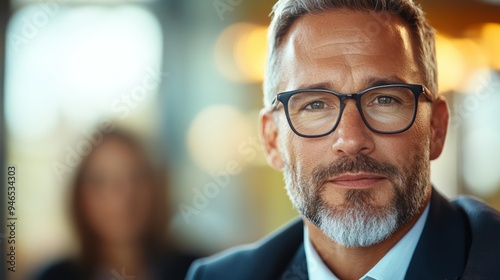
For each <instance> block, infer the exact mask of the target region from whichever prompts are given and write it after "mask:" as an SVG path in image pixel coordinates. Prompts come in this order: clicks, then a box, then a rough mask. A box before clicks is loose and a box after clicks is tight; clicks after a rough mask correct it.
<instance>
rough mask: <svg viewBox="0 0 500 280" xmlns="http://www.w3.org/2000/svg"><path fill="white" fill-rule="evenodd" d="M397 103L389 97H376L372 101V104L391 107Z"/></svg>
mask: <svg viewBox="0 0 500 280" xmlns="http://www.w3.org/2000/svg"><path fill="white" fill-rule="evenodd" d="M397 102H398V101H397V100H396V99H395V98H393V97H390V96H378V97H377V98H375V100H374V102H373V103H374V104H379V105H392V104H394V103H397Z"/></svg>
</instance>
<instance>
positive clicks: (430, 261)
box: [188, 0, 500, 280]
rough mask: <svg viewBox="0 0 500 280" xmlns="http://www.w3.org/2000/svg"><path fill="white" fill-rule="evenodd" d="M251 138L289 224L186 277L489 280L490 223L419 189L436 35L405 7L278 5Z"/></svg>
mask: <svg viewBox="0 0 500 280" xmlns="http://www.w3.org/2000/svg"><path fill="white" fill-rule="evenodd" d="M269 32H270V34H269V39H270V52H269V56H268V64H267V73H266V79H265V83H264V95H265V96H264V103H265V108H264V109H263V110H262V113H261V117H260V121H261V133H262V139H263V142H264V146H265V148H266V149H265V150H266V155H267V159H268V162H269V164H270V165H271V166H272V167H274V168H275V169H277V170H280V171H282V172H283V175H284V178H285V183H286V189H287V192H288V195H289V197H290V199H291V201H292V203H293V205H294V206H295V207H296V208H297V210H298V211H299V213H300V215H301V218H302V219H301V220H297V221H294V222H293V223H292V224H291V225H289V226H287V227H286V228H284V229H282V230H281V231H279V232H278V233H276V234H274V235H273V236H271V237H269V238H267V239H265V240H263V241H261V242H259V243H257V244H254V245H250V246H246V247H243V248H238V249H234V250H232V251H229V252H226V253H222V254H220V255H218V256H215V257H212V258H209V259H205V260H201V261H198V262H196V263H195V264H194V265H193V267H192V268H191V270H190V273H189V275H188V279H278V278H279V279H377V280H380V279H458V278H461V279H500V214H499V213H498V212H497V211H495V210H493V209H492V208H490V207H488V206H486V205H485V204H483V203H481V202H479V201H477V200H474V199H471V198H465V197H461V198H458V199H456V200H454V201H452V202H449V201H447V200H446V199H444V198H443V197H442V196H441V195H440V194H439V193H438V192H437V191H436V190H435V189H433V187H432V185H431V183H430V175H429V172H430V171H429V169H430V167H429V165H430V160H433V159H436V158H437V157H438V156H439V155H440V153H441V151H442V149H443V145H444V141H445V138H446V131H447V126H448V118H449V114H448V107H447V103H446V100H445V99H444V98H443V97H442V96H438V95H437V92H438V86H437V77H436V58H435V47H434V34H433V29H432V28H431V26H430V25H429V24H428V23H427V22H426V20H425V17H424V15H423V12H422V10H421V9H420V8H419V7H418V6H417V5H416V4H415V3H413V2H412V1H411V0H351V1H347V0H343V1H342V0H280V1H278V3H277V4H276V6H275V7H274V17H273V20H272V23H271V27H270V31H269Z"/></svg>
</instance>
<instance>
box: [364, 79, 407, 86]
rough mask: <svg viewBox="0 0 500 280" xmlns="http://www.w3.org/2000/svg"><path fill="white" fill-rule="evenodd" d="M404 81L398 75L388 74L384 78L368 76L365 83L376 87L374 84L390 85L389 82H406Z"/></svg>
mask: <svg viewBox="0 0 500 280" xmlns="http://www.w3.org/2000/svg"><path fill="white" fill-rule="evenodd" d="M406 83H407V82H405V81H404V80H403V79H401V78H400V77H398V76H390V77H385V78H380V77H370V78H368V79H367V80H366V85H367V86H368V87H376V86H383V85H391V84H406Z"/></svg>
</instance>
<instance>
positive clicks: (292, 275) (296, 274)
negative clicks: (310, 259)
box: [279, 243, 309, 280]
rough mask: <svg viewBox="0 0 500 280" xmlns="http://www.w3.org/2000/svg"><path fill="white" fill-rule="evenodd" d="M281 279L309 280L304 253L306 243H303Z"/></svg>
mask: <svg viewBox="0 0 500 280" xmlns="http://www.w3.org/2000/svg"><path fill="white" fill-rule="evenodd" d="M279 279H283V280H285V279H288V280H309V274H308V272H307V262H306V253H305V251H304V243H302V244H301V245H300V247H299V249H298V250H297V253H295V256H294V257H293V259H292V261H291V262H290V264H289V265H288V267H287V268H286V270H285V271H284V272H283V274H282V275H281V277H280V278H279Z"/></svg>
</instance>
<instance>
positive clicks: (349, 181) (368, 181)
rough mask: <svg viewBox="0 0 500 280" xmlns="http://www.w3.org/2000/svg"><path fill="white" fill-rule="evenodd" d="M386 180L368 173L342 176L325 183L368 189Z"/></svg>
mask: <svg viewBox="0 0 500 280" xmlns="http://www.w3.org/2000/svg"><path fill="white" fill-rule="evenodd" d="M385 179H387V177H384V176H382V175H378V174H370V173H356V174H343V175H340V176H337V177H334V178H331V179H329V180H328V181H327V183H331V184H334V185H337V186H341V187H346V188H368V187H371V186H372V185H374V184H376V183H379V182H381V181H383V180H385Z"/></svg>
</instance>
